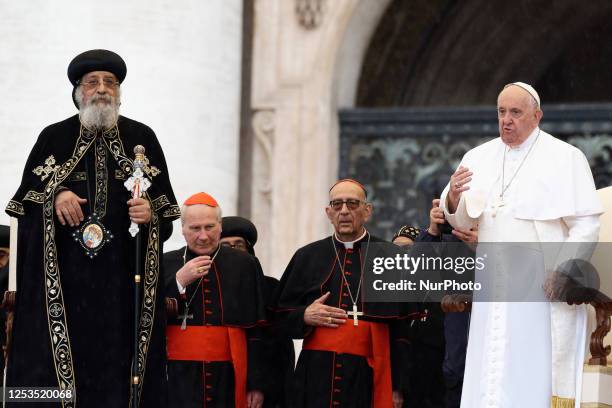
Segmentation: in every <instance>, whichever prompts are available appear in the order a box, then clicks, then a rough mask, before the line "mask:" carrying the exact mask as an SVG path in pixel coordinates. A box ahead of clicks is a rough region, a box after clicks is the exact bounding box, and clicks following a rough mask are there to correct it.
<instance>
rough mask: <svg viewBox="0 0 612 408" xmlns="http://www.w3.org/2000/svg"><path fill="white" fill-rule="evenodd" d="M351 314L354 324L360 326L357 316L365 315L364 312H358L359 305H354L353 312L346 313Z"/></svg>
mask: <svg viewBox="0 0 612 408" xmlns="http://www.w3.org/2000/svg"><path fill="white" fill-rule="evenodd" d="M346 314H347V315H349V316H353V326H359V323H358V320H357V317H358V316H363V312H358V311H357V305H353V311H352V312H347V313H346Z"/></svg>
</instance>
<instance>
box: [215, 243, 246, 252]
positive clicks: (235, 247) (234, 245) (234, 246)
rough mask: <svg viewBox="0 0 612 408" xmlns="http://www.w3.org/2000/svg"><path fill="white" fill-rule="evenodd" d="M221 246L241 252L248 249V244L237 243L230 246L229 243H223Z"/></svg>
mask: <svg viewBox="0 0 612 408" xmlns="http://www.w3.org/2000/svg"><path fill="white" fill-rule="evenodd" d="M221 246H224V247H230V248H233V249H241V250H246V249H247V246H246V244H245V243H243V242H236V243H235V244H230V243H229V242H222V243H221Z"/></svg>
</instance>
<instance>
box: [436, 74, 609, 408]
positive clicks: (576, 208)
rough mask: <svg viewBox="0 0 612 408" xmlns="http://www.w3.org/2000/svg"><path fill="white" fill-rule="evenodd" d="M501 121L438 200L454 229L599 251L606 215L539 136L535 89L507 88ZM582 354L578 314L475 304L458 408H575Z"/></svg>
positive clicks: (525, 305)
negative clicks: (593, 244) (593, 246)
mask: <svg viewBox="0 0 612 408" xmlns="http://www.w3.org/2000/svg"><path fill="white" fill-rule="evenodd" d="M497 113H498V121H499V134H500V137H499V138H496V139H494V140H491V141H489V142H487V143H484V144H482V145H480V146H478V147H476V148H474V149H472V150H470V151H469V152H467V153H466V154H465V156H464V157H463V159H462V161H461V164H460V165H459V168H458V169H457V171H455V173H454V174H453V175H452V176H451V178H450V182H449V184H448V185H447V186H446V188H445V190H444V191H443V193H442V196H441V208H443V209H444V212H445V215H446V218H447V220H448V221H449V222H450V224H451V225H452V226H453V227H455V228H458V229H462V230H469V229H470V228H471V227H473V226H474V225H475V224H478V234H479V240H480V242H514V243H517V242H520V243H529V242H531V243H544V242H558V243H569V242H597V240H598V234H599V215H600V214H601V213H602V207H601V204H600V202H599V200H598V198H597V195H596V193H595V185H594V182H593V176H592V174H591V170H590V168H589V165H588V162H587V160H586V158H585V156H584V154H583V153H582V152H580V151H579V150H578V149H577V148H575V147H573V146H571V145H570V144H568V143H565V142H563V141H561V140H559V139H556V138H554V137H553V136H551V135H549V134H548V133H546V132H544V131H542V130H541V129H540V128H539V123H540V120H541V119H542V110H541V107H540V98H539V96H538V94H537V92H536V91H535V89H533V87H531V86H530V85H527V84H525V83H522V82H515V83H511V84H508V85H506V86H505V87H504V89H503V90H502V91H501V93H500V94H499V96H498V99H497ZM537 245H541V244H537ZM561 245H565V246H569V245H568V244H561ZM544 263H546V261H544ZM546 268H547V269H548V268H550V265H546ZM517 269H519V268H517ZM553 269H554V268H553ZM515 273H516V274H517V275H520V273H521V271H519V270H516V271H508V275H509V276H508V278H509V279H510V280H511V279H513V276H516V275H515ZM543 284H544V281H542V282H541V283H538V285H537V290H539V291H541V292H542V299H546V296H548V297H550V293H544V289H543V287H545V286H546V285H543ZM545 295H546V296H545ZM585 347H586V309H585V306H584V305H580V306H575V305H573V306H571V305H568V304H567V303H563V302H546V301H539V302H536V301H532V302H475V303H474V305H473V312H472V318H471V324H470V336H469V342H468V349H467V357H466V365H465V379H464V382H463V393H462V399H461V407H463V408H478V407H495V408H506V407H508V408H510V407H512V408H515V407H521V408H548V407H553V408H554V407H575V408H578V407H579V406H580V389H581V385H582V375H581V374H582V366H583V361H584V353H585Z"/></svg>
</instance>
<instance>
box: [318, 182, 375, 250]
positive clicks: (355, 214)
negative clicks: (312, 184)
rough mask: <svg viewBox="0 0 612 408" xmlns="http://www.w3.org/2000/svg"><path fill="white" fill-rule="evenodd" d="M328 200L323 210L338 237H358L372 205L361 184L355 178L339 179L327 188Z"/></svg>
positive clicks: (348, 239) (346, 238) (353, 238)
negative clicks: (327, 204) (329, 188)
mask: <svg viewBox="0 0 612 408" xmlns="http://www.w3.org/2000/svg"><path fill="white" fill-rule="evenodd" d="M329 201H330V205H329V206H328V207H327V208H326V209H325V212H326V214H327V217H328V218H329V221H330V222H331V223H332V225H333V226H334V229H335V231H336V235H337V236H338V238H340V239H341V240H343V241H354V240H356V239H358V238H359V237H360V236H361V235H362V234H363V232H364V224H365V223H366V222H367V221H368V220H369V219H370V215H371V214H372V205H371V204H369V203H367V202H366V192H365V189H364V188H363V186H362V185H361V184H360V183H359V182H356V181H355V180H341V181H339V182H337V183H336V184H335V185H334V186H333V187H332V188H331V190H329Z"/></svg>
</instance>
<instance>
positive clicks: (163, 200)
mask: <svg viewBox="0 0 612 408" xmlns="http://www.w3.org/2000/svg"><path fill="white" fill-rule="evenodd" d="M168 204H170V201H169V200H168V197H166V196H165V195H162V196H159V197H157V198H156V199H155V200H153V201H152V202H151V207H152V208H153V211H157V210H159V209H160V208H162V207H165V206H166V205H168Z"/></svg>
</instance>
